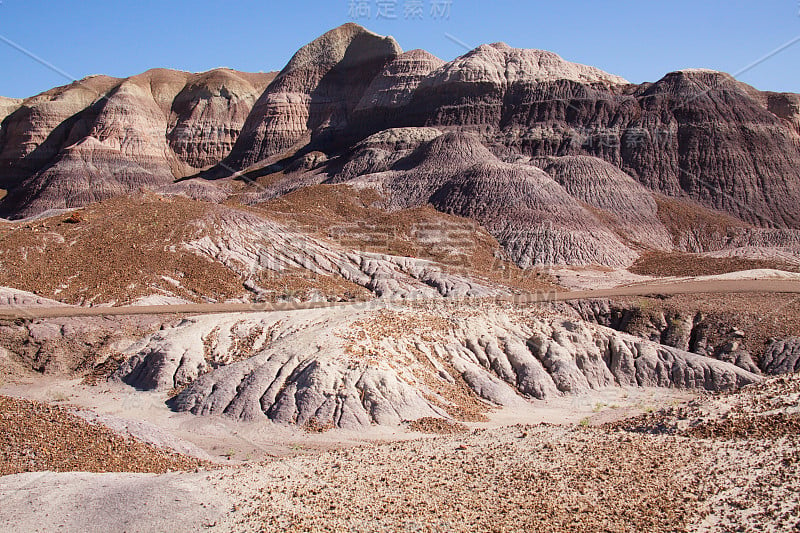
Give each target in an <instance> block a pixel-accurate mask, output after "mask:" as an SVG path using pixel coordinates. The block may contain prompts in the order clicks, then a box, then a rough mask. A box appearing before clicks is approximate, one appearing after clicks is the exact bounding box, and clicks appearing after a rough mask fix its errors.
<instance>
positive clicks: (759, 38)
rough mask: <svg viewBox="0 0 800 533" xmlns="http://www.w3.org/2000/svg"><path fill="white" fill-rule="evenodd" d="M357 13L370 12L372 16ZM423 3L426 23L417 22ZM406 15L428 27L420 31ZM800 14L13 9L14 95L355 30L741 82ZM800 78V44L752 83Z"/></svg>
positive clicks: (65, 4)
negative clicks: (718, 73)
mask: <svg viewBox="0 0 800 533" xmlns="http://www.w3.org/2000/svg"><path fill="white" fill-rule="evenodd" d="M415 2H416V4H415ZM351 3H360V4H361V5H362V9H363V6H364V5H366V6H368V8H369V16H366V9H364V12H362V13H361V14H359V13H358V12H355V11H354V10H353V8H355V7H357V6H352V5H351ZM420 3H421V4H422V6H421V7H422V12H421V13H420V12H419V11H417V10H416V9H413V8H414V7H415V6H418V5H419V4H420ZM434 3H436V4H437V5H436V6H434ZM391 6H394V13H392V10H391V9H390V8H391ZM406 8H409V9H410V13H409V15H410V14H411V13H416V16H415V17H410V16H409V18H406ZM437 9H438V11H437V12H436V13H433V11H436V10H437ZM448 10H449V13H446V11H448ZM379 11H382V13H381V14H380V15H379ZM392 15H394V17H395V18H391V17H392ZM798 15H800V4H799V3H798V0H788V1H787V0H761V1H759V2H753V1H752V0H751V1H733V0H728V1H701V0H695V1H684V0H670V1H662V2H652V1H644V2H643V1H638V2H633V1H627V2H623V1H615V0H560V1H548V2H542V1H528V2H525V1H511V0H499V1H494V2H488V1H483V2H481V1H472V0H319V1H317V0H314V1H302V0H284V1H279V2H272V1H266V0H262V1H236V0H229V1H228V2H220V1H214V2H212V1H210V0H194V1H191V2H188V1H169V0H166V1H151V0H138V1H135V2H125V3H123V2H108V1H102V2H101V1H96V0H84V1H67V0H62V1H61V2H52V1H45V0H2V2H0V69H1V70H0V71H1V72H2V76H0V95H4V96H13V97H24V96H30V95H33V94H36V93H38V92H41V91H43V90H46V89H49V88H51V87H53V86H56V85H63V84H65V83H67V82H68V81H69V80H68V79H66V77H65V74H66V75H69V76H74V77H77V78H81V77H83V76H86V75H89V74H98V73H102V74H109V75H112V76H119V77H123V76H129V75H133V74H137V73H139V72H143V71H145V70H147V69H149V68H152V67H168V68H176V69H181V70H189V71H203V70H208V69H211V68H214V67H218V66H226V67H230V68H234V69H237V70H245V71H268V70H279V69H280V68H282V67H283V65H284V64H285V63H286V62H287V61H288V60H289V58H290V57H291V55H292V54H293V53H294V52H295V51H296V50H297V49H298V48H299V47H300V46H302V45H303V44H305V43H307V42H309V41H311V40H313V39H314V38H315V37H317V36H319V35H321V34H322V33H324V32H325V31H327V30H329V29H331V28H334V27H336V26H338V25H340V24H342V23H344V22H347V21H349V20H353V21H355V22H358V23H360V24H362V25H363V26H366V27H367V28H369V29H371V30H373V31H375V32H377V33H381V34H384V35H393V36H394V37H395V38H396V39H397V40H398V41H399V43H400V45H401V46H402V47H403V48H404V49H406V50H410V49H413V48H424V49H426V50H428V51H430V52H432V53H434V54H435V55H437V56H439V57H441V58H442V59H446V60H450V59H453V58H455V57H457V56H459V55H461V54H462V53H464V52H465V49H464V47H463V46H462V45H461V44H458V43H457V41H460V42H462V43H464V44H467V45H470V46H477V45H479V44H481V43H487V42H497V41H504V42H506V43H508V44H510V45H511V46H515V47H523V48H542V49H547V50H552V51H554V52H557V53H558V54H560V55H561V56H563V57H565V58H566V59H569V60H571V61H576V62H580V63H586V64H590V65H594V66H597V67H599V68H602V69H604V70H607V71H609V72H612V73H614V74H618V75H620V76H623V77H625V78H627V79H629V80H630V81H633V82H643V81H655V80H657V79H659V78H660V77H661V76H663V75H664V74H665V73H667V72H669V71H672V70H677V69H680V68H686V67H706V68H713V69H717V70H723V71H726V72H730V73H737V72H741V71H742V69H743V68H745V67H746V66H748V65H750V64H751V63H753V62H755V61H757V60H759V59H761V58H763V57H764V56H766V55H767V54H769V53H770V52H772V51H773V50H775V49H777V48H779V47H780V46H782V45H785V44H786V43H788V42H790V41H791V40H792V39H794V38H797V37H800V16H798ZM448 35H449V36H450V37H448ZM4 40H10V41H12V42H13V43H16V44H17V45H18V46H20V47H22V48H24V49H26V50H28V51H29V52H30V53H32V54H34V55H36V56H38V57H39V58H40V59H41V60H43V61H45V62H47V63H49V64H50V65H52V67H54V69H55V70H54V69H51V68H49V67H46V66H43V65H42V64H40V63H39V62H37V61H35V60H33V59H32V58H30V57H29V56H28V55H26V54H24V53H22V52H20V51H18V50H16V49H14V48H12V47H11V46H9V44H8V43H7V42H4ZM798 66H800V40H799V41H798V42H796V43H795V44H794V45H792V46H790V47H788V48H786V49H785V50H784V51H782V52H780V53H778V54H776V55H774V56H773V57H771V58H768V59H765V60H764V61H763V62H761V63H759V64H758V65H756V66H753V67H752V68H750V69H749V70H747V71H746V72H744V73H742V74H741V75H740V76H739V79H741V80H743V81H746V82H748V83H751V84H753V85H755V86H756V87H758V88H760V89H764V90H780V91H792V92H800V69H798ZM56 71H59V72H56Z"/></svg>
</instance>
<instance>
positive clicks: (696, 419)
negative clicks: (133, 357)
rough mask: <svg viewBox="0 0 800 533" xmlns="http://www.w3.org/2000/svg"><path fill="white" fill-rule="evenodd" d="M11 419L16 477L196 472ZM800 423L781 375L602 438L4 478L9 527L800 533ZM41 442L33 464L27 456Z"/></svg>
mask: <svg viewBox="0 0 800 533" xmlns="http://www.w3.org/2000/svg"><path fill="white" fill-rule="evenodd" d="M662 405H664V404H662ZM0 413H2V416H0V424H1V425H2V427H0V430H2V432H0V435H2V437H0V438H2V439H4V440H2V441H1V442H2V443H3V445H2V450H3V454H4V455H3V458H4V459H3V460H4V462H3V467H4V468H8V465H9V464H13V465H16V466H15V467H14V468H15V469H14V470H11V471H13V472H18V471H23V470H25V469H29V470H37V469H38V470H47V469H51V470H62V471H68V470H91V471H111V470H115V469H118V470H124V471H149V472H165V471H167V470H170V469H173V470H177V469H181V468H184V469H185V468H191V469H194V468H192V465H197V463H196V462H193V463H191V464H189V463H185V462H182V461H185V460H184V459H182V458H176V457H175V456H170V455H168V454H164V453H163V452H160V451H158V450H155V449H153V448H150V447H147V446H144V445H142V444H140V443H137V442H131V441H130V440H126V439H124V438H122V437H118V436H116V435H114V434H109V433H108V431H109V430H106V429H104V428H102V427H100V426H92V425H89V424H86V423H84V422H82V421H80V420H77V419H75V417H73V416H72V415H70V414H69V413H67V412H65V410H64V409H61V408H54V407H49V406H44V405H41V404H35V403H32V402H26V401H21V400H10V399H6V398H0ZM599 414H600V413H599ZM599 414H598V416H599ZM798 414H800V376H785V377H780V378H774V379H770V380H767V381H765V382H764V383H761V384H757V385H754V386H751V387H747V388H745V389H743V390H742V391H739V392H736V393H726V394H716V395H706V396H703V397H699V398H696V399H694V400H691V401H689V402H685V403H676V404H674V405H669V406H665V407H663V408H662V409H656V410H654V411H653V412H650V413H647V414H644V415H640V416H638V417H635V418H632V419H628V420H626V421H623V422H612V423H608V424H605V425H602V426H593V425H592V424H590V423H586V422H588V419H586V421H584V422H582V423H579V424H572V425H553V424H539V425H511V426H504V427H488V428H482V429H467V428H439V427H432V428H430V429H431V430H434V429H436V430H439V431H445V430H447V431H450V430H454V429H455V430H457V431H458V432H454V433H444V434H442V435H437V436H430V437H425V438H418V439H417V440H409V441H395V442H383V443H380V442H379V443H373V444H362V445H359V446H355V447H347V448H328V449H317V450H313V449H308V450H305V451H304V455H295V456H291V457H285V458H274V459H269V460H266V461H262V462H252V463H245V464H240V465H232V466H229V467H224V468H217V469H214V470H208V471H203V469H200V470H199V471H198V472H196V473H195V472H190V473H182V472H173V473H171V474H162V475H152V474H151V475H145V476H141V477H135V476H134V477H132V476H131V475H130V474H95V475H89V474H71V473H64V474H47V475H45V476H44V477H34V478H30V477H25V476H37V475H38V474H21V475H12V476H6V477H0V497H2V498H4V501H8V502H10V503H11V505H10V506H0V525H2V524H3V523H6V524H13V525H14V527H12V528H11V530H20V531H29V530H49V529H56V528H59V527H61V528H62V529H65V530H67V531H84V530H86V531H88V530H93V531H94V530H98V531H99V529H98V528H99V525H98V522H97V520H98V518H97V517H99V516H102V517H104V518H103V523H102V526H103V528H105V530H111V531H116V530H125V531H161V530H164V529H165V528H167V529H170V530H172V531H195V530H198V529H208V530H212V531H493V532H494V531H496V532H506V531H553V532H556V531H558V532H561V531H655V532H659V531H665V532H666V531H670V532H674V531H773V532H778V531H797V530H799V529H800V435H798V431H797V430H798V427H799V426H798ZM31 443H34V445H31ZM34 447H35V449H36V450H37V452H36V453H37V455H36V457H35V458H34V460H35V462H34V463H32V464H30V465H27V464H26V463H25V461H31V460H32V458H31V457H30V456H29V455H24V453H21V452H20V450H24V449H33V448H34ZM9 450H11V451H13V452H14V453H11V454H9V452H8V451H9ZM8 472H9V471H8V470H5V471H4V473H8ZM87 476H100V477H87ZM121 476H122V477H121ZM23 489H24V490H23ZM109 490H113V498H112V497H104V496H103V495H104V494H106V493H107V492H108V491H109ZM42 502H50V503H42ZM131 502H142V503H141V505H142V506H145V507H146V508H147V512H140V513H139V514H136V513H133V512H132V507H131V505H132V503H131ZM81 505H82V506H83V507H81V509H85V510H84V511H81V512H79V513H76V512H75V509H76V508H77V507H76V506H81ZM142 508H144V507H142ZM0 529H2V528H0Z"/></svg>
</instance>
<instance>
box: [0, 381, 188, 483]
mask: <svg viewBox="0 0 800 533" xmlns="http://www.w3.org/2000/svg"><path fill="white" fill-rule="evenodd" d="M199 465H200V462H199V461H197V460H196V459H192V458H188V457H184V456H180V455H177V454H173V453H170V452H167V451H164V450H160V449H158V448H155V447H153V446H150V445H147V444H145V443H142V442H140V441H137V440H135V439H132V438H129V437H123V436H121V435H119V434H117V433H115V432H113V431H111V430H110V429H107V428H105V427H103V426H100V425H94V424H90V423H88V422H86V421H85V420H83V419H81V418H78V417H77V416H75V415H73V414H71V413H70V412H69V411H67V410H66V409H65V408H62V407H58V406H53V405H48V404H44V403H39V402H32V401H28V400H21V399H15V398H8V397H4V396H0V476H5V475H9V474H17V473H21V472H41V471H52V472H139V473H145V472H147V473H164V472H172V471H179V470H193V469H195V468H196V467H198V466H199Z"/></svg>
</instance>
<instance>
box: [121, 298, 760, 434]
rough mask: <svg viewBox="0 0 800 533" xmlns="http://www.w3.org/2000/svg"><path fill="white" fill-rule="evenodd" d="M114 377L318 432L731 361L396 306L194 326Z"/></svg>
mask: <svg viewBox="0 0 800 533" xmlns="http://www.w3.org/2000/svg"><path fill="white" fill-rule="evenodd" d="M125 357H126V358H127V360H126V362H125V363H124V364H123V365H122V366H121V367H120V370H119V371H118V372H117V374H116V376H117V379H120V380H122V381H125V382H126V383H129V384H130V385H133V386H135V387H138V388H141V389H145V390H153V389H155V390H164V391H168V390H172V389H174V390H178V391H182V392H180V393H179V394H178V395H177V396H176V397H175V398H174V399H173V400H172V402H171V404H172V406H173V407H174V408H175V409H177V410H179V411H190V412H192V413H195V414H198V415H212V414H225V415H227V416H231V417H234V418H241V419H246V420H262V419H270V420H273V421H276V422H281V423H290V424H297V425H300V426H304V425H319V426H322V427H327V426H337V427H359V426H365V425H370V424H373V423H377V424H381V425H397V424H400V423H402V422H403V421H408V420H416V419H420V418H425V417H434V418H445V419H454V420H480V419H481V417H482V416H483V414H484V413H486V412H487V411H488V410H489V409H491V407H492V406H514V405H519V404H520V402H525V401H527V400H532V399H540V400H541V399H548V398H554V397H558V396H562V395H581V394H586V393H588V392H589V391H591V390H598V389H603V388H606V387H639V386H641V387H680V388H700V389H706V390H722V389H729V388H735V387H740V386H742V385H745V384H748V383H754V382H757V381H758V380H759V379H760V378H759V377H758V376H757V375H754V374H752V373H750V372H747V371H745V370H742V369H740V368H738V367H736V366H734V365H731V364H728V363H723V362H719V361H715V360H713V359H709V358H704V357H700V356H697V355H694V354H689V353H687V352H684V351H681V350H677V349H673V348H668V347H665V346H661V345H657V344H654V343H651V342H649V341H644V340H641V339H636V338H634V337H630V336H626V335H622V334H619V333H616V332H613V331H612V330H607V329H604V328H597V327H593V326H588V325H586V324H584V323H581V322H579V321H571V320H569V319H564V318H559V317H558V316H549V317H548V316H537V315H536V313H533V314H532V315H526V314H525V313H522V315H517V314H515V313H514V312H511V311H503V310H498V309H486V310H472V311H469V312H467V311H462V312H453V310H449V312H445V313H441V310H439V311H438V312H437V310H436V309H424V308H423V309H417V310H411V309H403V308H396V307H392V306H389V307H385V308H378V309H375V308H374V307H373V308H368V309H365V310H359V309H358V308H353V309H352V310H344V309H339V310H337V311H335V312H332V311H330V310H319V311H312V312H304V313H301V314H291V313H286V314H281V313H278V314H276V313H272V314H269V315H263V316H258V315H243V316H233V315H226V316H224V317H223V316H218V317H214V316H212V317H203V318H194V319H189V320H186V321H184V322H183V323H181V324H179V325H178V326H177V327H175V328H170V329H166V330H164V331H161V332H159V333H157V334H155V335H153V336H150V337H147V338H145V339H143V340H142V341H141V342H140V343H138V344H137V345H134V346H132V347H131V348H130V349H129V350H128V351H127V352H126V354H125Z"/></svg>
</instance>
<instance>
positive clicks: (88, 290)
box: [0, 23, 800, 532]
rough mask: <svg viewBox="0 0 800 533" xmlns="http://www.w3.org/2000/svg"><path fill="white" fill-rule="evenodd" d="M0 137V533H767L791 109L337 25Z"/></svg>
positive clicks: (783, 330) (788, 417) (796, 108)
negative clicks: (247, 68)
mask: <svg viewBox="0 0 800 533" xmlns="http://www.w3.org/2000/svg"><path fill="white" fill-rule="evenodd" d="M0 120H1V121H2V125H1V126H0V191H1V192H0V217H2V218H0V428H2V431H0V500H2V502H3V505H2V506H0V530H3V531H205V530H208V531H465V532H466V531H470V532H472V531H498V532H499V531H509V532H510V531H587V532H588V531H592V532H593V531H665V532H666V531H669V532H674V531H698V532H700V531H702V532H710V531H775V532H777V531H794V530H799V529H800V471H799V470H798V469H800V440H798V439H800V437H799V436H798V429H800V377H799V376H798V375H797V372H798V371H800V213H799V212H798V209H797V206H798V205H800V95H798V94H792V93H775V92H765V91H760V90H758V89H756V88H754V87H752V86H750V85H747V84H745V83H743V82H741V81H738V80H737V79H735V78H734V77H733V76H731V75H729V74H726V73H723V72H718V71H712V70H704V69H687V70H680V71H674V72H670V73H667V74H666V75H664V76H663V77H662V78H661V79H659V80H658V81H656V82H652V83H649V82H648V83H642V84H634V83H630V82H629V81H627V80H625V79H623V78H621V77H619V76H616V75H614V74H609V73H606V72H604V71H602V70H600V69H597V68H594V67H591V66H585V65H581V64H577V63H572V62H570V61H567V60H565V59H563V58H561V57H560V56H559V55H557V54H555V53H553V52H547V51H543V50H536V49H521V48H513V47H511V46H508V45H506V44H504V43H494V44H484V45H481V46H478V47H477V48H475V49H473V50H471V51H469V52H467V53H465V54H463V55H461V56H460V57H458V58H456V59H455V60H453V61H449V62H448V61H444V60H441V59H439V58H437V57H435V56H434V55H432V54H431V53H428V52H426V51H423V50H412V51H403V50H402V48H401V47H400V44H399V43H398V42H397V41H396V40H395V39H394V38H392V37H386V36H382V35H378V34H376V33H373V32H371V31H369V30H368V29H366V28H364V27H362V26H360V25H358V24H354V23H347V24H345V25H343V26H340V27H337V28H335V29H333V30H331V31H329V32H327V33H325V34H324V35H322V36H320V37H319V38H317V39H316V40H314V41H312V42H310V43H309V44H307V45H305V46H303V47H302V48H301V49H300V50H298V51H297V52H296V53H295V54H294V55H293V56H292V58H291V60H290V61H289V62H288V63H287V64H286V66H285V67H284V68H283V69H282V70H281V71H280V72H270V73H265V72H262V73H247V72H240V71H234V70H231V69H227V68H219V69H215V70H212V71H209V72H203V73H188V72H183V71H178V70H167V69H153V70H148V71H146V72H144V73H142V74H138V75H134V76H131V77H127V78H116V77H110V76H104V75H96V76H90V77H87V78H84V79H80V80H76V81H74V82H72V83H70V84H68V85H64V86H60V87H56V88H53V89H51V90H48V91H46V92H43V93H41V94H38V95H35V96H32V97H29V98H24V99H11V98H0Z"/></svg>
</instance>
